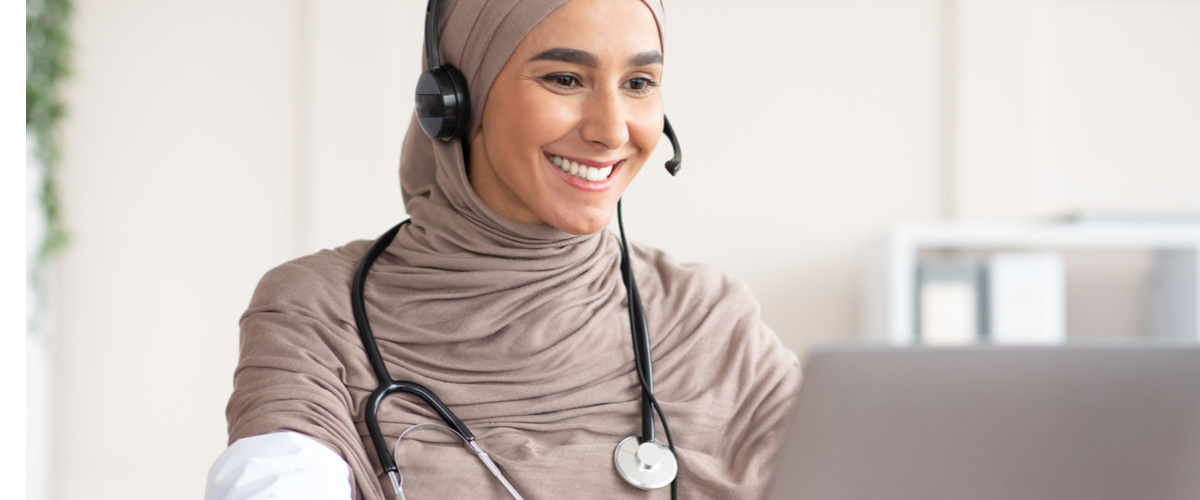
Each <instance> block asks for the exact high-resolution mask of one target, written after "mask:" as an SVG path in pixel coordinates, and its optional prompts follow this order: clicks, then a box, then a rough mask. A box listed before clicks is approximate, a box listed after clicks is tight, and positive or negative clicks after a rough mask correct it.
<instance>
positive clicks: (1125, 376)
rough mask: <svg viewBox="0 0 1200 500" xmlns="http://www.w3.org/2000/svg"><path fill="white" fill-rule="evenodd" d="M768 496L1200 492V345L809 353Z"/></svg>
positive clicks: (979, 497) (1170, 498)
mask: <svg viewBox="0 0 1200 500" xmlns="http://www.w3.org/2000/svg"><path fill="white" fill-rule="evenodd" d="M787 440H788V441H787V443H786V444H785V446H784V450H783V451H782V452H781V455H780V457H779V460H778V464H779V468H778V469H777V472H776V475H775V477H774V482H773V484H772V487H771V490H770V493H769V494H768V496H767V498H768V499H771V500H777V499H789V500H790V499H812V500H828V499H879V498H888V499H897V500H900V499H923V500H924V499H962V500H966V499H975V500H991V499H1006V500H1007V499H1059V500H1075V499H1079V500H1084V499H1087V500H1102V499H1113V500H1117V499H1121V500H1128V499H1146V500H1152V499H1159V500H1174V499H1179V500H1185V499H1187V500H1196V499H1200V346H1197V345H1196V344H1188V345H1173V346H1153V345H1141V346H1130V345H1124V346H1095V347H1076V346H1068V347H1040V348H1033V347H1030V348H1016V347H977V348H940V349H929V348H874V349H871V348H859V349H834V350H824V351H819V352H816V353H814V354H813V355H812V356H810V357H809V359H808V361H807V362H806V366H805V380H804V382H803V386H802V387H801V391H800V397H799V400H798V402H797V406H796V408H795V410H794V412H793V421H792V422H791V428H790V430H789V434H788V437H787Z"/></svg>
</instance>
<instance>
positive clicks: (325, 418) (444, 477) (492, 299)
mask: <svg viewBox="0 0 1200 500" xmlns="http://www.w3.org/2000/svg"><path fill="white" fill-rule="evenodd" d="M564 1H565V0H535V1H517V0H491V1H480V0H471V1H468V0H462V1H449V2H445V5H444V6H443V14H442V20H441V21H442V22H441V39H440V43H441V53H442V57H443V59H444V61H445V62H448V63H451V64H454V65H455V66H457V67H458V68H459V69H460V70H462V72H463V73H464V75H465V76H466V79H467V81H468V82H469V86H470V92H471V100H472V106H473V109H472V117H471V125H470V131H471V132H470V133H471V134H473V133H474V131H475V130H476V129H477V127H478V123H479V118H480V116H481V113H482V109H483V107H484V106H485V105H486V99H485V98H486V96H487V93H488V89H489V88H490V86H491V83H492V81H493V80H494V79H495V77H496V75H497V74H498V73H499V72H500V69H501V67H502V66H503V65H504V63H505V62H506V61H507V59H508V57H509V55H511V54H512V52H513V50H514V49H515V48H516V46H517V44H518V43H519V42H520V41H521V39H522V38H523V37H524V36H525V34H527V33H528V32H529V31H530V30H531V29H532V28H533V27H534V26H535V25H536V24H537V23H538V22H539V21H541V19H543V18H544V17H545V16H546V15H547V14H549V13H550V12H551V11H553V10H554V9H555V8H557V7H558V6H559V5H561V4H562V3H564ZM646 3H647V5H648V6H649V7H650V10H651V12H653V14H654V17H655V19H656V20H657V21H658V23H659V27H660V33H661V27H662V20H663V16H662V8H661V5H660V3H659V2H657V1H653V0H646ZM400 173H401V186H402V189H403V192H404V199H405V206H406V209H407V211H408V213H409V214H410V215H411V217H412V224H409V225H407V226H405V228H404V230H403V231H401V233H400V234H399V236H397V238H396V240H395V241H394V242H393V243H392V245H391V246H390V247H389V248H388V250H387V252H385V253H384V254H383V255H382V256H380V258H379V259H378V260H377V261H376V263H375V265H374V266H373V267H372V268H371V273H370V275H369V277H368V279H367V284H366V293H365V295H366V305H367V315H368V317H369V318H370V321H371V326H372V329H373V330H374V332H375V335H376V337H377V340H378V344H379V347H380V350H381V351H382V353H383V357H384V361H385V363H386V364H387V366H388V370H389V372H390V373H391V376H392V377H393V378H395V379H397V380H409V381H413V382H417V383H419V384H422V385H424V386H426V387H428V388H430V389H432V390H433V391H435V392H436V393H438V395H439V396H440V397H441V398H442V400H443V401H444V402H445V403H446V404H447V405H449V406H450V408H451V409H452V410H454V411H455V412H456V413H457V415H458V416H459V418H461V419H462V420H463V421H464V422H465V423H466V424H467V426H468V427H470V429H471V430H472V432H474V434H475V435H476V437H477V438H478V440H479V443H480V445H481V446H482V447H483V448H484V449H485V450H487V451H488V452H489V453H491V455H492V457H493V458H494V459H495V460H496V461H497V462H498V463H499V464H500V466H501V467H502V468H503V469H504V470H505V473H506V475H507V476H508V477H509V478H510V479H511V480H512V482H513V483H514V485H515V486H516V488H517V489H518V490H519V491H521V492H522V494H523V495H524V496H525V497H526V498H529V499H531V500H532V499H557V498H566V497H571V498H575V497H588V498H597V497H603V498H611V497H637V498H669V495H670V493H669V489H668V488H664V489H661V490H655V491H649V492H646V491H642V490H638V489H636V488H634V487H632V486H630V485H628V484H626V483H625V482H624V481H623V480H622V479H621V478H620V477H619V476H618V475H617V473H616V470H615V468H614V466H613V462H612V457H613V451H614V449H615V448H616V445H617V443H618V442H620V441H621V440H622V439H624V438H625V437H628V436H632V435H635V434H638V433H639V432H640V421H641V419H640V415H641V413H640V385H639V384H638V381H637V375H636V373H635V371H634V363H633V348H632V346H631V343H630V333H629V318H628V316H627V309H626V302H625V288H624V285H623V284H622V282H621V278H620V272H619V270H618V267H617V266H618V263H619V261H620V254H619V248H618V242H617V239H616V238H615V237H614V236H613V235H612V234H611V233H609V232H607V231H601V232H599V233H596V234H592V235H584V236H572V235H570V234H567V233H564V232H562V231H559V230H557V229H555V228H553V227H550V226H529V225H524V224H519V223H516V222H513V221H510V220H508V219H506V218H504V217H503V216H501V215H499V214H497V213H496V212H495V211H493V210H492V209H491V208H489V207H488V206H487V205H486V204H484V203H483V202H482V201H481V200H480V199H479V197H478V196H476V195H475V193H474V191H473V190H472V189H471V187H470V184H469V182H468V180H467V176H466V162H465V161H464V158H463V150H462V145H461V143H460V141H458V140H455V141H451V142H442V141H439V140H431V139H428V138H427V137H426V136H425V135H424V134H423V133H422V132H421V130H420V128H419V127H417V125H416V122H415V120H414V121H413V123H412V125H411V126H410V128H409V132H408V136H407V137H406V140H405V143H404V151H403V155H402V160H401V169H400ZM381 229H382V228H381ZM381 232H382V231H381ZM369 243H370V242H367V241H359V242H354V243H351V244H349V245H346V246H344V247H341V248H338V249H336V250H331V251H323V252H320V253H318V254H315V255H311V256H308V257H304V258H301V259H297V260H295V261H292V262H289V263H287V264H284V265H282V266H280V267H277V268H275V269H273V270H272V271H271V272H269V273H267V275H266V276H265V277H264V278H263V280H262V282H261V283H260V284H259V287H258V289H257V290H256V291H255V294H254V297H253V299H252V301H251V304H250V307H249V309H248V310H247V311H246V313H245V315H244V316H243V317H242V321H241V329H242V336H241V358H240V361H239V364H238V368H237V371H236V372H235V377H234V393H233V396H232V397H231V399H230V402H229V406H228V409H227V417H228V419H229V434H230V443H232V442H234V441H236V440H237V439H240V438H243V437H248V436H254V435H259V434H265V433H269V432H279V431H288V430H290V431H297V432H301V433H304V434H307V435H309V436H312V437H313V438H315V439H317V440H318V441H320V442H322V443H324V444H326V445H327V446H328V447H329V448H331V449H332V450H334V451H336V452H337V453H338V454H339V455H341V456H342V457H344V458H345V459H346V461H347V462H348V463H349V465H350V470H351V473H352V474H351V478H350V481H351V482H352V485H353V489H354V491H355V495H356V498H364V499H372V500H374V499H382V498H385V497H387V498H390V497H391V488H390V486H387V487H385V486H383V485H384V484H385V483H383V482H381V479H384V478H381V476H379V473H380V468H379V464H378V463H377V462H378V460H377V459H376V457H375V450H374V448H373V446H372V445H371V442H370V436H369V434H368V431H367V429H366V425H365V423H364V416H363V407H364V402H365V400H366V398H367V396H368V395H369V394H370V392H371V391H372V390H374V388H375V387H376V386H377V385H378V382H377V381H376V379H375V376H374V374H373V373H372V371H371V368H370V366H369V364H368V362H367V359H366V356H365V354H364V352H363V347H362V343H361V341H360V340H359V337H358V332H357V330H356V327H355V323H354V319H353V315H352V313H351V308H350V301H349V296H350V291H349V288H350V281H351V276H352V274H353V272H354V269H355V267H356V266H357V264H358V261H359V260H360V259H361V258H362V256H363V255H364V253H365V252H366V248H367V246H368V245H369ZM631 252H632V254H633V266H634V271H635V275H636V277H637V280H638V285H639V288H640V291H641V295H642V298H643V303H644V306H645V310H646V315H647V321H648V324H649V331H650V336H651V350H652V356H653V360H654V386H655V394H656V395H657V397H658V400H659V402H660V404H661V405H662V408H663V411H664V412H665V413H666V416H667V419H668V423H669V424H670V426H671V431H672V435H673V437H674V441H675V445H676V448H677V450H678V455H679V464H680V474H679V481H680V483H679V484H680V497H681V498H755V497H757V496H759V495H761V493H762V490H763V488H764V486H765V484H764V482H765V480H766V479H767V476H768V475H769V465H770V463H771V460H772V459H773V457H774V455H775V453H776V451H777V447H778V444H779V439H778V438H779V433H780V432H781V428H782V421H783V418H784V415H785V414H786V412H787V410H788V407H789V405H790V401H791V398H792V396H793V394H794V392H795V391H796V389H797V388H798V384H799V366H798V363H797V361H796V358H795V356H794V355H793V354H792V353H791V352H790V351H788V350H786V349H785V348H783V347H782V345H781V344H780V343H779V341H778V339H777V338H776V336H775V335H774V333H772V332H771V331H770V329H768V328H767V327H766V326H765V325H763V324H762V322H761V321H760V319H759V309H758V303H757V301H756V300H755V299H754V297H753V296H752V295H751V294H750V292H749V290H748V289H747V288H746V286H745V285H743V284H741V283H740V282H737V281H734V280H731V279H730V278H728V277H726V276H724V275H722V274H721V273H719V272H717V271H716V270H714V269H712V268H709V267H705V266H696V265H681V264H678V263H676V262H674V261H673V260H672V259H671V258H670V257H669V256H667V255H666V254H664V253H662V252H660V251H657V250H654V249H650V248H646V247H641V246H637V245H635V246H633V248H632V249H631ZM379 420H380V424H381V428H382V430H383V433H384V435H385V436H387V439H388V443H389V446H393V445H394V443H395V440H396V438H397V436H399V435H400V434H401V433H402V432H404V431H405V430H406V429H408V428H409V427H410V426H412V425H414V424H418V423H426V422H440V420H439V419H438V418H437V416H436V415H435V414H434V413H433V412H432V411H431V410H430V409H429V408H428V407H426V406H425V405H424V404H421V403H418V402H416V400H415V399H412V398H409V397H408V396H391V397H389V398H388V399H386V400H385V402H384V403H383V405H382V407H381V409H380V412H379ZM658 437H659V439H663V440H665V436H664V435H663V434H662V428H661V424H660V426H659V436H658ZM398 455H399V459H398V460H397V464H398V465H399V467H400V471H401V473H402V474H403V475H404V477H405V483H404V485H405V492H406V493H407V495H408V497H409V498H411V499H413V500H420V499H435V498H505V497H506V495H507V493H506V492H505V491H504V490H503V489H502V487H501V486H500V485H499V484H498V482H497V481H496V480H495V479H494V478H492V477H491V476H490V475H489V474H488V473H487V471H486V469H484V468H483V466H482V465H481V464H480V463H479V462H478V461H477V459H476V458H475V457H474V456H473V455H471V454H470V453H468V452H467V451H465V450H464V449H463V448H462V447H461V446H460V445H459V444H458V443H455V442H454V441H453V440H452V439H451V438H449V437H448V436H447V435H445V434H442V433H439V432H435V431H430V430H425V429H420V430H417V431H414V432H412V433H410V434H409V435H407V436H405V438H404V440H403V441H402V442H401V444H400V445H399V452H398ZM384 480H385V479H384ZM385 492H386V494H385Z"/></svg>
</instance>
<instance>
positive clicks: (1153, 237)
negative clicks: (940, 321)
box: [863, 222, 1200, 345]
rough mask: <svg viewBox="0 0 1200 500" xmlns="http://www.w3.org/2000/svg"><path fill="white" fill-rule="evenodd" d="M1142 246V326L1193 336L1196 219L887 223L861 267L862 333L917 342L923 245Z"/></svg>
mask: <svg viewBox="0 0 1200 500" xmlns="http://www.w3.org/2000/svg"><path fill="white" fill-rule="evenodd" d="M929 250H951V251H956V250H959V251H1013V250H1015V251H1023V250H1048V251H1055V250H1058V251H1063V250H1146V251H1150V252H1153V255H1154V268H1153V271H1152V272H1153V273H1154V274H1153V276H1152V280H1153V282H1154V286H1153V287H1152V290H1151V295H1152V296H1151V297H1150V300H1149V305H1150V311H1149V312H1150V322H1151V324H1150V325H1149V332H1150V335H1151V336H1153V337H1169V338H1180V339H1190V340H1196V341H1200V225H1198V224H1130V223H1099V222H1083V223H1071V222H1061V223H1043V224H1018V223H1009V224H1000V223H995V224H966V223H910V224H900V225H896V226H893V227H892V228H891V229H890V230H889V231H888V233H887V235H886V237H885V239H884V242H883V243H882V244H881V245H879V248H877V249H876V250H875V251H874V252H872V253H873V255H872V259H871V260H872V262H871V265H870V266H869V267H868V270H867V279H868V282H867V286H866V288H865V292H866V293H865V294H864V296H865V299H866V303H865V307H864V313H865V314H864V321H863V330H864V331H863V333H864V335H865V336H866V337H867V338H872V339H881V340H886V341H887V342H889V343H893V344H898V345H908V344H913V343H915V342H916V332H915V319H914V318H915V314H916V307H915V304H916V294H917V290H916V286H917V283H916V276H917V264H918V255H919V253H920V252H922V251H929Z"/></svg>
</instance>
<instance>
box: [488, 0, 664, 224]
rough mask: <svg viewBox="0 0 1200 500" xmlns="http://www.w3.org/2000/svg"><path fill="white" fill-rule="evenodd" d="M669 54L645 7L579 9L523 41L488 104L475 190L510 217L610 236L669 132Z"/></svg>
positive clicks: (578, 3) (610, 2)
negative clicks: (626, 198) (629, 192)
mask: <svg viewBox="0 0 1200 500" xmlns="http://www.w3.org/2000/svg"><path fill="white" fill-rule="evenodd" d="M661 76H662V46H661V44H660V42H659V36H658V26H657V24H656V23H655V21H654V16H653V14H651V12H650V9H649V8H648V7H646V5H645V4H643V3H642V1H641V0H571V1H569V2H567V3H566V4H564V5H563V6H561V7H559V8H558V9H556V10H555V11H554V12H552V13H550V15H549V16H547V17H546V18H545V19H543V20H542V21H541V23H539V24H538V25H537V26H535V27H534V28H533V30H532V31H530V32H529V35H527V36H526V37H525V39H524V40H522V41H521V43H520V45H518V46H517V48H516V50H515V51H514V52H513V54H512V56H511V57H510V58H509V59H508V62H507V63H505V65H504V68H503V69H502V70H501V71H500V74H499V76H497V77H496V81H495V82H494V83H493V84H492V88H491V91H490V92H489V93H488V98H487V103H486V105H485V107H484V109H483V119H482V122H481V123H480V127H479V130H478V132H477V133H476V135H475V137H474V138H473V139H472V140H471V154H470V172H469V174H470V180H471V186H472V187H473V188H474V189H475V192H476V193H478V194H479V197H480V198H481V199H482V200H483V201H484V202H485V203H487V204H488V206H490V207H492V209H493V210H496V211H497V212H499V213H500V214H501V215H504V216H506V217H508V218H509V219H512V220H514V221H517V222H522V223H525V224H533V225H540V224H549V225H551V226H554V227H556V228H558V229H560V230H563V231H566V232H568V233H571V234H590V233H594V232H596V231H599V230H600V229H602V228H603V227H604V226H605V225H606V224H607V223H608V220H609V218H610V217H611V216H612V211H613V209H614V208H615V207H616V204H617V200H618V199H620V197H621V194H622V193H623V192H625V188H626V187H628V186H629V183H630V182H632V181H633V178H634V177H636V176H637V173H638V172H639V171H640V170H641V168H642V165H643V164H644V163H645V162H646V160H647V159H648V158H649V157H650V153H652V152H653V151H654V146H655V145H656V144H658V139H659V137H660V135H661V134H662V129H663V110H662V98H661V96H660V95H659V91H658V82H659V80H660V78H661Z"/></svg>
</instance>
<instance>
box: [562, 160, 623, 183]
mask: <svg viewBox="0 0 1200 500" xmlns="http://www.w3.org/2000/svg"><path fill="white" fill-rule="evenodd" d="M546 156H547V157H548V158H550V163H553V164H554V166H556V167H558V169H559V170H562V171H563V172H566V173H567V174H570V175H572V176H575V177H578V178H580V179H584V180H587V181H591V182H598V181H602V180H604V179H607V178H608V176H609V175H611V174H612V171H613V168H612V166H608V167H604V168H596V167H589V166H587V165H580V164H578V163H575V162H573V161H571V160H568V159H566V158H563V157H561V156H554V155H546Z"/></svg>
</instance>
